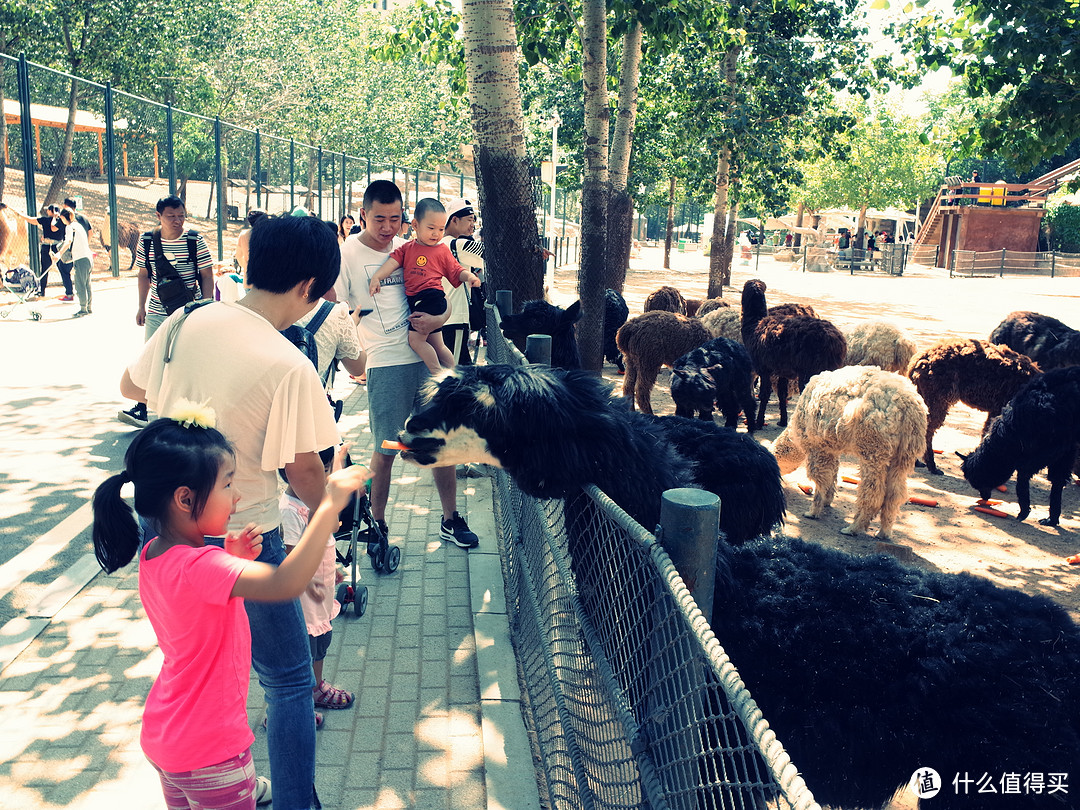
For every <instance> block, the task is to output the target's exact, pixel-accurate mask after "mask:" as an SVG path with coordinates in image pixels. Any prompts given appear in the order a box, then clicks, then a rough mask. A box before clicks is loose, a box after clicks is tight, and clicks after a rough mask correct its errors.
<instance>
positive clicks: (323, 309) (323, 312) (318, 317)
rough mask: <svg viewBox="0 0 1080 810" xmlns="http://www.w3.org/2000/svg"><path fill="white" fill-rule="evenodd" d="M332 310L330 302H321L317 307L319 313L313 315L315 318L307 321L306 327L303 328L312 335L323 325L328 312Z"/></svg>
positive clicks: (332, 305)
mask: <svg viewBox="0 0 1080 810" xmlns="http://www.w3.org/2000/svg"><path fill="white" fill-rule="evenodd" d="M333 308H334V304H333V302H331V301H323V302H322V304H321V305H320V306H319V311H318V312H316V313H315V317H314V318H312V319H311V320H310V321H308V323H307V326H305V327H304V328H305V329H307V330H308V331H309V332H311V334H312V335H314V334H315V333H316V332H318V331H319V327H320V326H322V325H323V321H325V320H326V318H327V316H328V315H329V314H330V311H331V310H332V309H333Z"/></svg>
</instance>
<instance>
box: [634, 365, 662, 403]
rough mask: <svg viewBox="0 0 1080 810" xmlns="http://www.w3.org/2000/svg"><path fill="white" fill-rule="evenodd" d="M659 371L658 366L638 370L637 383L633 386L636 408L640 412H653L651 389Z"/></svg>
mask: <svg viewBox="0 0 1080 810" xmlns="http://www.w3.org/2000/svg"><path fill="white" fill-rule="evenodd" d="M659 373H660V369H659V368H652V367H650V368H649V369H648V370H646V369H639V370H638V375H637V384H636V385H635V386H634V399H635V400H636V401H637V406H638V409H639V410H640V411H641V412H642V413H647V414H652V412H653V410H652V389H653V386H654V385H656V375H657V374H659Z"/></svg>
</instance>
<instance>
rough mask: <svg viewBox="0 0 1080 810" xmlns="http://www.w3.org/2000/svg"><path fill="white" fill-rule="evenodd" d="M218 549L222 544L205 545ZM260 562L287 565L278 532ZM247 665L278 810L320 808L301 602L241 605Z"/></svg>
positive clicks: (267, 536) (266, 537)
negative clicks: (262, 700) (257, 688)
mask: <svg viewBox="0 0 1080 810" xmlns="http://www.w3.org/2000/svg"><path fill="white" fill-rule="evenodd" d="M208 542H214V543H215V544H218V545H220V543H221V541H220V540H209V539H208ZM258 559H259V561H260V562H265V563H270V564H271V565H279V564H280V563H281V561H282V560H284V559H285V545H284V544H283V543H282V542H281V530H280V529H277V528H274V529H270V530H269V531H265V532H263V547H262V553H261V554H260V555H259V557H258ZM244 608H245V609H246V610H247V614H248V623H249V624H250V626H251V663H252V666H253V667H254V668H255V674H256V675H258V677H259V683H260V684H261V685H262V688H263V691H264V692H265V693H266V703H267V710H266V734H267V745H268V747H269V751H270V779H271V781H272V782H273V785H274V788H273V789H274V807H275V808H276V810H309V808H312V807H315V808H320V807H322V805H321V804H320V803H319V798H318V796H316V794H315V701H314V698H313V697H312V694H311V693H312V690H313V689H314V688H315V674H314V672H312V669H311V649H310V643H309V641H308V633H307V625H306V624H305V623H304V613H303V611H302V610H301V609H300V600H298V599H293V600H291V601H289V602H253V601H251V600H245V601H244Z"/></svg>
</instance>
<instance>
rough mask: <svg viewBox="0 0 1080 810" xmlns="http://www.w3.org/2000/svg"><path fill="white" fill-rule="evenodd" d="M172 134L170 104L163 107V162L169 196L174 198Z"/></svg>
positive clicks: (173, 135) (174, 170)
mask: <svg viewBox="0 0 1080 810" xmlns="http://www.w3.org/2000/svg"><path fill="white" fill-rule="evenodd" d="M175 146H176V143H175V134H174V133H173V120H172V102H171V101H170V102H169V103H168V104H166V105H165V162H166V163H167V164H168V167H169V196H170V197H175V196H176V150H175V148H174V147H175Z"/></svg>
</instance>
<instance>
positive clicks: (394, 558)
mask: <svg viewBox="0 0 1080 810" xmlns="http://www.w3.org/2000/svg"><path fill="white" fill-rule="evenodd" d="M400 562H401V549H400V548H398V547H397V546H390V547H389V548H388V549H387V551H386V566H385V567H386V573H388V574H392V573H394V572H395V571H397V568H398V565H399V564H400Z"/></svg>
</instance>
